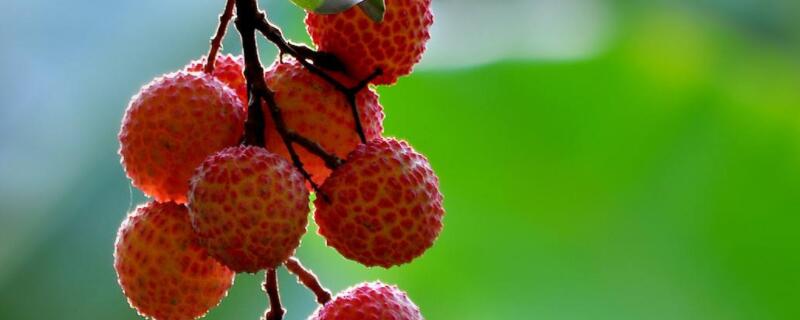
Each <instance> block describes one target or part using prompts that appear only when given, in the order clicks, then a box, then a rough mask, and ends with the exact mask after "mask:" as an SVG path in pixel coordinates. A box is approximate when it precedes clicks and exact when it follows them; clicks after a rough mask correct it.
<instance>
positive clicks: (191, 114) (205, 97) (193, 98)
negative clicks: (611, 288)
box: [119, 71, 244, 203]
mask: <svg viewBox="0 0 800 320" xmlns="http://www.w3.org/2000/svg"><path fill="white" fill-rule="evenodd" d="M243 126H244V110H243V108H242V103H241V101H240V100H239V98H238V97H236V94H234V93H233V91H231V89H229V88H228V87H227V86H225V85H224V84H223V83H222V82H219V81H218V80H216V79H214V78H212V77H211V76H208V75H204V74H202V73H188V72H183V71H181V72H176V73H171V74H167V75H164V76H162V77H159V78H156V79H155V80H153V81H152V82H150V83H149V84H147V85H145V86H144V87H143V88H142V89H141V91H140V92H139V93H138V94H137V95H136V96H134V97H133V99H132V100H131V102H130V105H129V106H128V109H127V110H126V111H125V116H124V117H123V119H122V128H121V129H120V132H119V141H120V148H119V154H120V155H121V156H122V160H121V162H122V165H123V167H124V168H125V172H126V173H127V174H128V177H129V178H130V179H131V180H132V181H133V184H134V185H135V186H136V187H138V188H139V189H141V190H142V191H143V192H144V193H146V194H148V195H150V196H152V197H154V198H155V199H156V200H158V201H160V202H166V201H175V202H177V203H185V202H186V193H187V192H188V191H189V179H190V178H191V177H192V173H193V172H194V169H195V168H197V166H198V165H200V163H201V162H203V160H204V159H205V158H206V157H208V156H209V155H211V154H212V153H214V152H216V151H218V150H220V149H223V148H225V147H228V146H231V145H235V144H237V143H238V141H239V139H240V137H241V135H242V131H243Z"/></svg>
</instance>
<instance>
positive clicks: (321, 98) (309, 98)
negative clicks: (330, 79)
mask: <svg viewBox="0 0 800 320" xmlns="http://www.w3.org/2000/svg"><path fill="white" fill-rule="evenodd" d="M265 78H266V81H267V84H268V85H269V87H270V88H271V89H272V90H273V91H274V92H275V102H276V104H277V105H278V107H279V108H280V109H281V113H282V115H283V119H284V121H285V123H286V127H287V129H289V130H290V131H294V132H296V133H298V134H300V135H303V136H304V137H306V138H309V139H310V140H312V141H315V142H317V143H318V144H319V145H320V146H322V148H323V149H325V151H327V152H329V153H333V154H335V155H337V156H339V157H340V158H345V157H347V155H348V154H349V153H350V152H351V151H353V149H355V148H356V146H358V144H359V137H358V133H357V132H356V129H355V122H354V119H353V113H352V109H351V106H350V104H349V103H348V102H347V98H346V97H345V96H344V95H343V94H342V93H341V92H338V91H336V89H335V88H334V87H333V85H331V84H330V83H327V82H325V80H324V79H322V78H320V77H319V76H317V75H315V74H312V73H311V72H310V71H308V70H307V69H306V68H305V67H303V66H302V65H301V64H300V63H298V62H297V61H295V60H292V59H286V60H285V61H284V62H283V63H281V62H277V61H276V62H275V63H274V64H273V65H272V66H271V67H270V68H269V70H267V72H266V73H265ZM339 78H340V79H341V80H343V81H347V79H346V78H343V77H339ZM356 104H357V106H358V110H359V116H360V118H361V124H362V126H363V128H364V134H365V136H366V137H367V139H368V140H372V139H375V138H378V137H380V136H381V133H382V132H383V108H382V107H381V105H380V103H379V102H378V94H377V93H375V91H374V90H372V89H370V88H364V89H362V90H361V92H359V93H358V94H357V95H356ZM266 118H267V131H266V133H265V134H266V141H267V149H269V150H270V151H273V152H276V153H278V154H280V155H282V156H283V157H284V158H286V159H289V153H288V151H286V146H285V145H284V143H283V140H282V139H281V136H280V135H279V134H278V131H277V130H276V129H275V125H274V124H273V122H272V118H271V117H270V115H269V113H267V115H266ZM295 149H296V150H297V151H298V155H299V156H300V160H301V161H302V162H303V165H304V168H305V169H306V171H308V172H309V173H310V174H311V176H312V178H313V180H314V181H315V182H317V183H318V184H321V183H322V182H323V181H325V178H327V177H328V175H330V169H328V168H327V167H326V166H325V162H324V161H323V160H322V159H320V158H319V157H317V156H315V155H313V154H312V153H310V152H308V151H307V150H306V149H304V148H302V147H298V148H295Z"/></svg>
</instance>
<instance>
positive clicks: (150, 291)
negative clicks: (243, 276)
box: [114, 202, 234, 320]
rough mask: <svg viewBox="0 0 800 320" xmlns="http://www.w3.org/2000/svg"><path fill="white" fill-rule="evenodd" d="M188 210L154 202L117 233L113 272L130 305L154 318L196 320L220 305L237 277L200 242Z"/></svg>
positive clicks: (127, 219) (139, 210)
mask: <svg viewBox="0 0 800 320" xmlns="http://www.w3.org/2000/svg"><path fill="white" fill-rule="evenodd" d="M196 237H197V236H196V235H195V233H194V231H193V230H192V225H191V224H190V222H189V212H188V210H187V209H186V207H185V206H183V205H179V204H175V203H173V202H167V203H158V202H150V203H148V204H146V205H142V206H139V207H138V208H136V210H134V211H133V212H132V213H131V214H129V215H128V217H127V218H126V219H125V221H124V222H123V223H122V226H120V228H119V232H118V233H117V241H116V244H115V250H114V269H116V271H117V276H118V280H119V285H120V286H121V287H122V291H123V293H124V294H125V296H127V297H128V303H130V305H131V306H132V307H133V308H135V309H136V310H137V311H138V312H139V314H141V315H142V316H145V317H148V318H152V319H159V320H160V319H196V318H199V317H201V316H203V315H204V314H206V312H208V310H210V309H211V308H213V307H214V306H216V305H217V304H219V302H220V300H222V298H223V297H225V295H226V294H227V292H228V288H230V286H231V285H232V284H233V278H234V273H233V271H231V270H229V269H228V268H226V267H225V266H223V265H222V264H220V263H219V262H217V261H216V260H214V259H213V258H211V257H210V256H209V255H208V253H207V252H206V249H205V248H203V247H202V246H200V245H199V244H198V243H197V238H196Z"/></svg>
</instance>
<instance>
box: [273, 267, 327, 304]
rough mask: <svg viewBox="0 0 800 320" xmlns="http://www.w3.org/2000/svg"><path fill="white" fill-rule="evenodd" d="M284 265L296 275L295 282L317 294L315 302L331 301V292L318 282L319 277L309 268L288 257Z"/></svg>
mask: <svg viewBox="0 0 800 320" xmlns="http://www.w3.org/2000/svg"><path fill="white" fill-rule="evenodd" d="M284 265H286V269H288V270H289V272H291V273H293V274H294V275H296V276H297V282H299V283H302V284H303V285H304V286H306V287H308V289H309V290H311V292H313V293H314V295H316V296H317V302H318V303H319V304H326V303H328V301H331V292H330V291H328V289H325V288H324V287H323V286H322V284H321V283H320V282H319V279H317V276H316V275H315V274H314V273H313V272H311V271H310V270H308V269H306V268H305V267H303V265H302V264H300V261H299V260H297V258H295V257H291V258H289V260H286V262H285V263H284Z"/></svg>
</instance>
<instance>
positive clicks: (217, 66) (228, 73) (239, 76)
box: [184, 54, 247, 109]
mask: <svg viewBox="0 0 800 320" xmlns="http://www.w3.org/2000/svg"><path fill="white" fill-rule="evenodd" d="M207 59H208V58H207V57H206V56H203V57H201V58H200V59H197V60H194V61H192V62H189V64H188V65H186V67H185V68H184V70H186V71H188V72H203V71H204V70H205V68H206V61H208V60H207ZM243 70H244V57H242V55H235V56H234V55H231V54H225V55H222V54H218V55H217V59H216V60H215V61H214V73H212V75H213V76H214V77H215V78H217V80H219V81H222V83H224V84H226V85H227V86H228V87H229V88H231V89H233V91H234V92H236V95H237V96H239V99H241V100H242V105H243V106H244V107H245V109H247V84H246V83H245V79H244V74H243V73H242V71H243Z"/></svg>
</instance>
